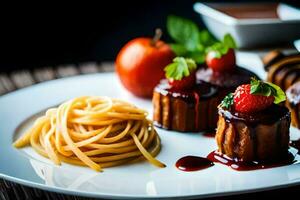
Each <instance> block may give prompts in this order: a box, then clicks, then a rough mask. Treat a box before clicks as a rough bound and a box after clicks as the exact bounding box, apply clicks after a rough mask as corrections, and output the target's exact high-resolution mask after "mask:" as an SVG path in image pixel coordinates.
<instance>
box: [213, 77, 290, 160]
mask: <svg viewBox="0 0 300 200" xmlns="http://www.w3.org/2000/svg"><path fill="white" fill-rule="evenodd" d="M285 100H286V96H285V94H284V92H283V91H282V90H281V88H279V87H278V86H277V85H274V84H271V83H268V82H263V81H259V80H256V79H252V80H251V83H250V84H244V85H240V86H239V87H237V89H236V90H235V92H234V93H231V94H229V95H227V96H226V97H225V98H224V100H223V101H222V103H221V104H220V105H219V106H218V113H219V120H218V125H217V131H216V137H215V138H216V141H217V145H218V152H220V153H222V154H225V155H226V156H228V157H230V158H232V159H237V160H240V161H244V162H250V161H272V160H275V159H279V158H282V157H283V156H284V155H287V153H288V148H289V127H290V122H291V116H290V112H289V110H288V108H286V107H284V106H282V105H279V104H280V103H281V102H284V101H285Z"/></svg>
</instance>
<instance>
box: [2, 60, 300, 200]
mask: <svg viewBox="0 0 300 200" xmlns="http://www.w3.org/2000/svg"><path fill="white" fill-rule="evenodd" d="M109 71H114V66H113V63H111V62H107V63H100V64H99V63H93V62H91V63H84V64H81V65H65V66H57V67H45V68H39V69H34V70H21V71H15V72H11V73H2V74H0V95H3V94H5V93H8V92H12V91H14V90H17V89H19V88H23V87H28V86H30V85H33V84H36V83H39V82H44V81H49V80H53V79H58V78H62V77H67V76H74V75H79V74H88V73H99V72H109ZM0 164H1V163H0ZM299 173H300V172H299ZM297 195H298V196H300V186H296V187H288V188H283V189H277V190H271V191H265V192H256V193H250V194H243V195H235V196H227V197H222V198H210V199H211V200H213V199H245V200H248V199H249V200H250V199H265V198H272V197H280V196H297ZM23 199H26V200H27V199H28V200H31V199H34V200H35V199H40V200H44V199H46V200H56V199H58V200H88V199H90V198H83V197H77V196H70V195H63V194H58V193H53V192H47V191H43V190H40V189H35V188H30V187H27V186H22V185H19V184H16V183H12V182H9V181H5V180H2V179H0V200H23Z"/></svg>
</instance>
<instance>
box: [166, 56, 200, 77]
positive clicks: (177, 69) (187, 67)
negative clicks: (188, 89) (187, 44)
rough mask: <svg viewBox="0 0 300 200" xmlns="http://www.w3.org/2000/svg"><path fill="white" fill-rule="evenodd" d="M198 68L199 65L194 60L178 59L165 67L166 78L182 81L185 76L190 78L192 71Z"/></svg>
mask: <svg viewBox="0 0 300 200" xmlns="http://www.w3.org/2000/svg"><path fill="white" fill-rule="evenodd" d="M196 68H197V64H196V63H195V61H194V60H193V59H190V58H183V57H176V58H174V59H173V63H171V64H169V65H167V66H166V67H165V69H164V70H165V72H166V77H167V78H169V79H171V78H172V79H174V80H181V79H182V78H183V77H185V76H189V75H190V73H191V72H192V71H194V70H195V69H196Z"/></svg>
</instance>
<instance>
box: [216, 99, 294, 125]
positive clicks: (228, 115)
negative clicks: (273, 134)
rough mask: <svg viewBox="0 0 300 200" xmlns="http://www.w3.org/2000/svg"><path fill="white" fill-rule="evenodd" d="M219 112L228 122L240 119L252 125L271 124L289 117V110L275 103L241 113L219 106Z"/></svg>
mask: <svg viewBox="0 0 300 200" xmlns="http://www.w3.org/2000/svg"><path fill="white" fill-rule="evenodd" d="M219 114H220V115H222V116H223V117H224V118H225V119H226V120H227V121H228V122H233V121H241V122H244V123H245V124H247V125H250V126H253V127H255V126H256V125H258V124H265V125H268V124H273V123H275V122H277V121H280V120H282V119H284V118H286V117H289V118H290V112H289V110H288V109H287V108H286V107H284V106H278V105H275V104H273V105H272V106H269V107H268V108H266V109H265V110H263V111H260V112H256V113H241V112H236V111H234V110H227V109H223V108H219Z"/></svg>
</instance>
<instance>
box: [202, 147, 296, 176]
mask: <svg viewBox="0 0 300 200" xmlns="http://www.w3.org/2000/svg"><path fill="white" fill-rule="evenodd" d="M207 158H208V159H209V160H210V161H212V162H214V163H221V164H223V165H227V166H229V167H230V168H232V169H234V170H237V171H250V170H257V169H267V168H273V167H280V166H285V165H291V164H293V163H295V162H296V161H295V159H294V158H295V157H294V155H293V154H292V153H290V152H288V153H287V155H284V156H282V157H281V158H279V159H277V160H272V161H269V162H267V161H264V162H260V161H252V162H244V161H241V160H238V159H232V158H230V157H228V156H226V155H224V154H221V153H219V152H217V151H213V152H211V153H210V154H208V156H207Z"/></svg>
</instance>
